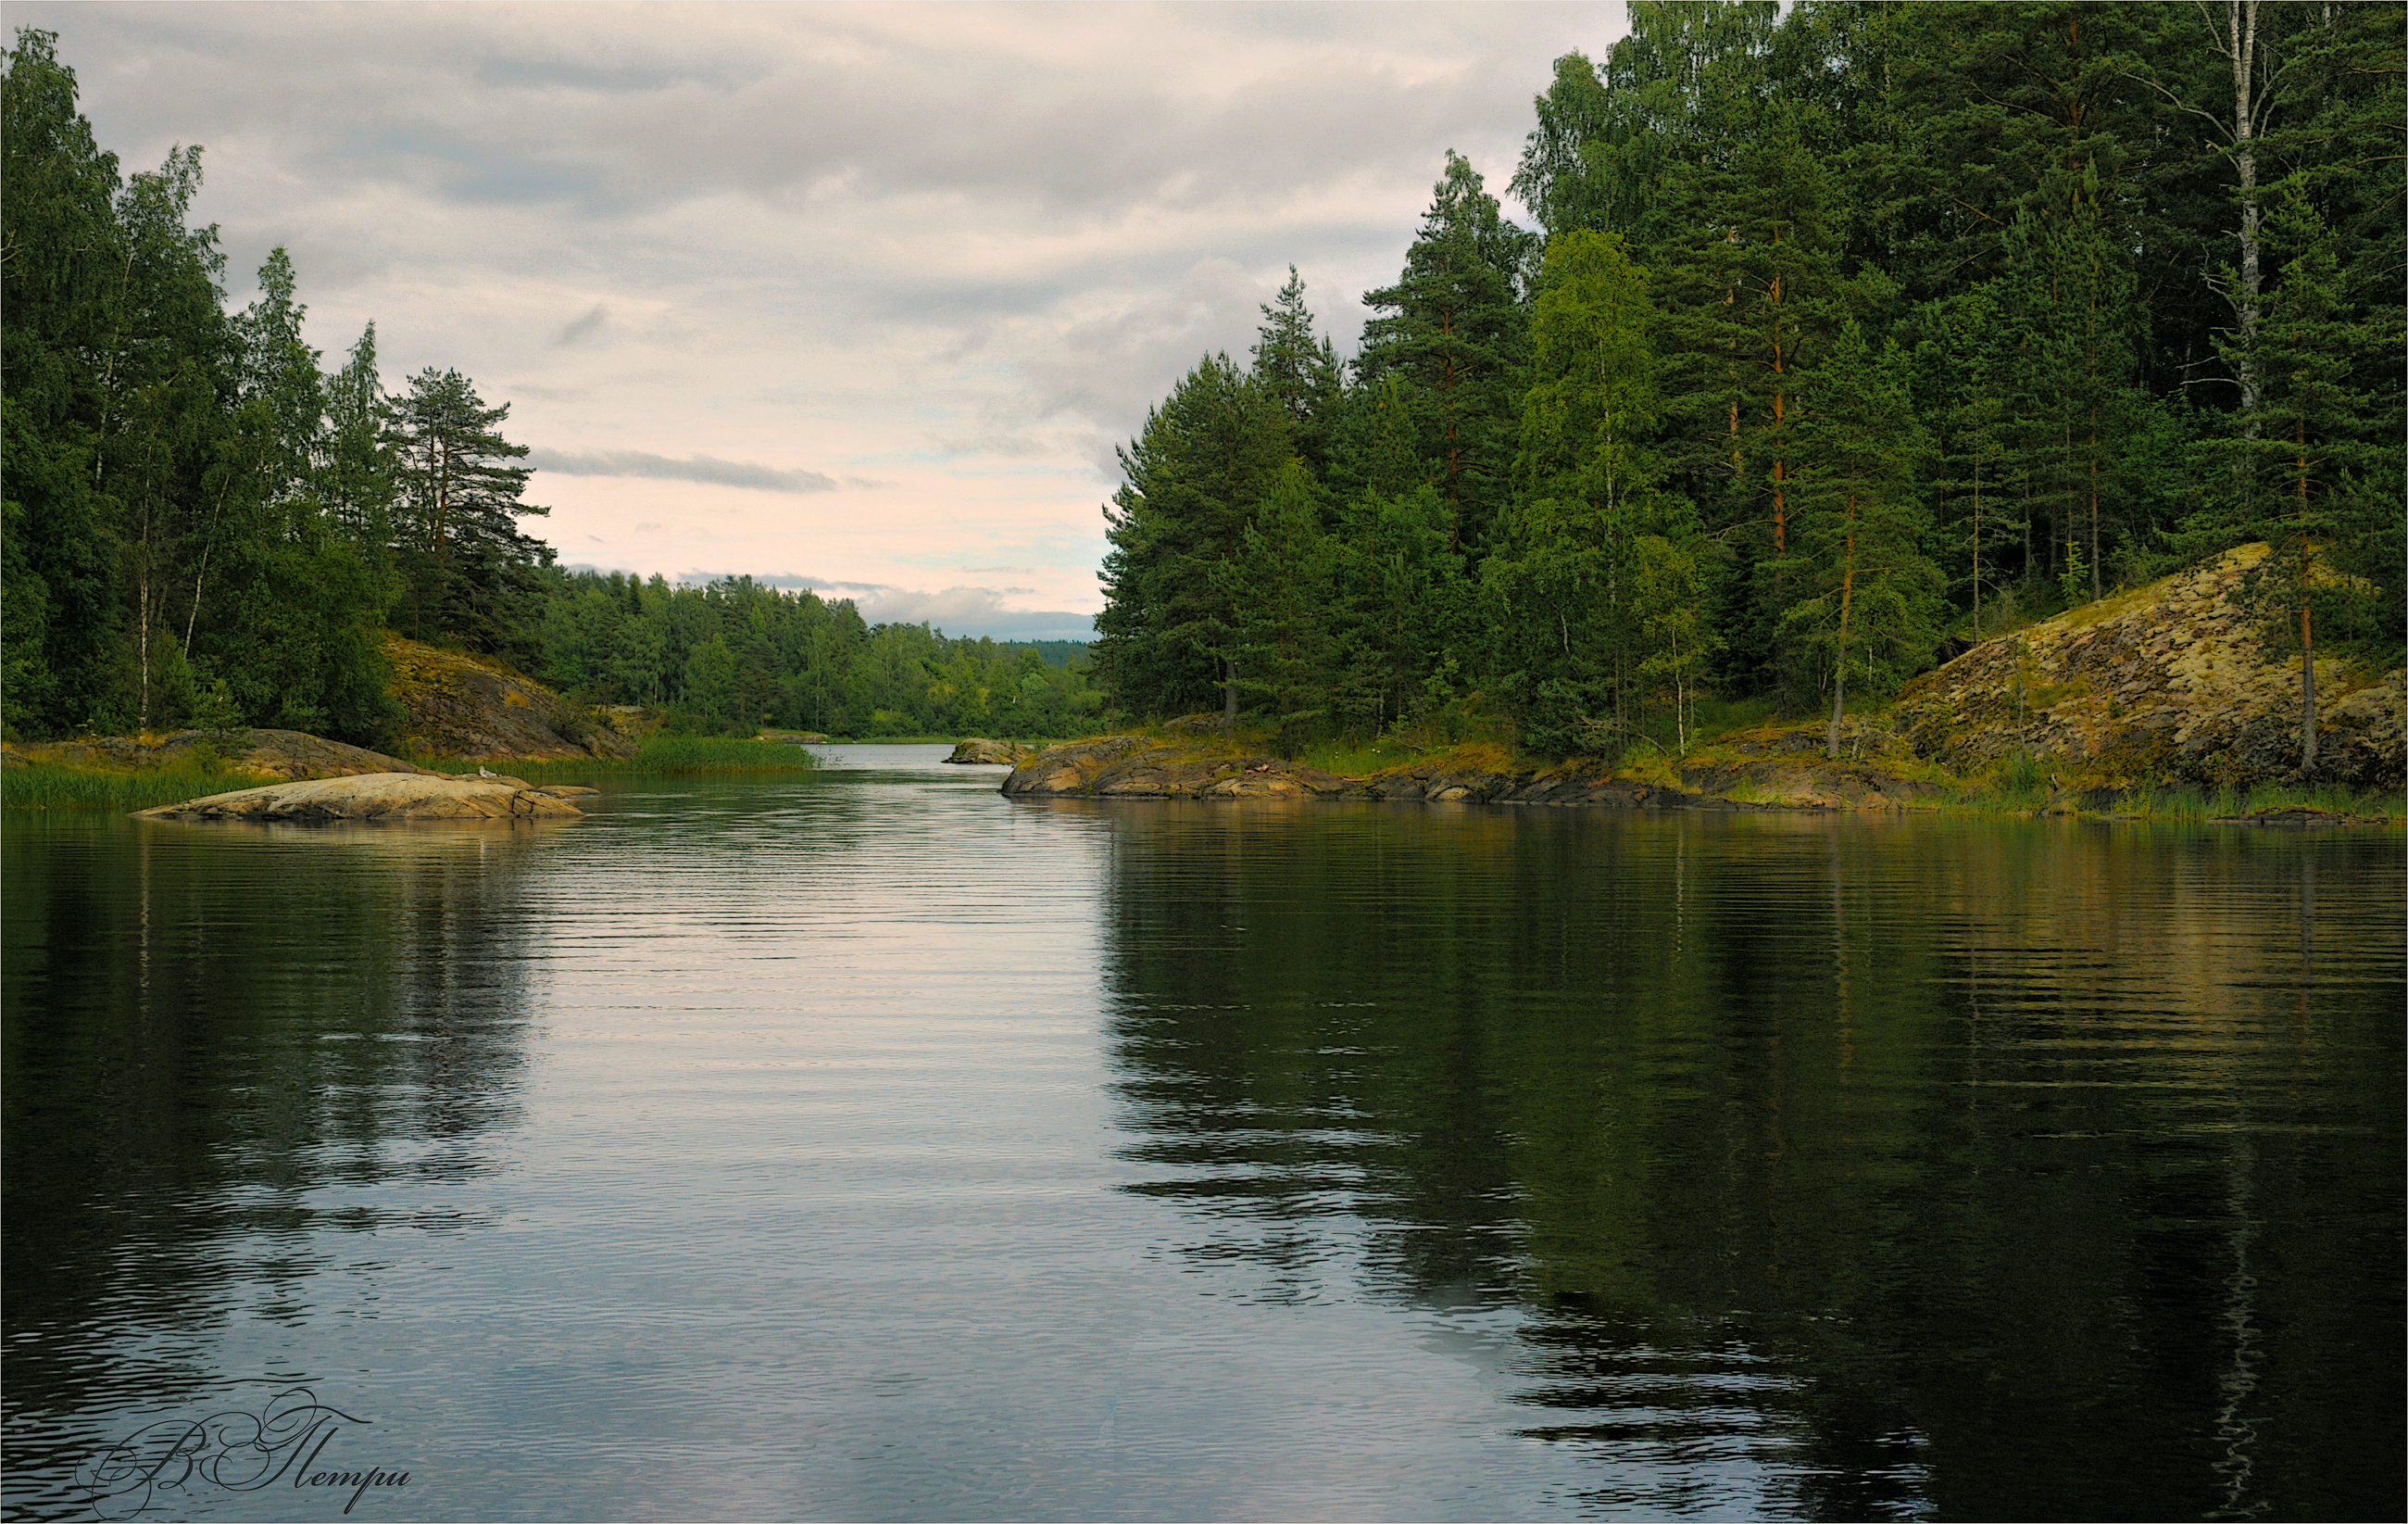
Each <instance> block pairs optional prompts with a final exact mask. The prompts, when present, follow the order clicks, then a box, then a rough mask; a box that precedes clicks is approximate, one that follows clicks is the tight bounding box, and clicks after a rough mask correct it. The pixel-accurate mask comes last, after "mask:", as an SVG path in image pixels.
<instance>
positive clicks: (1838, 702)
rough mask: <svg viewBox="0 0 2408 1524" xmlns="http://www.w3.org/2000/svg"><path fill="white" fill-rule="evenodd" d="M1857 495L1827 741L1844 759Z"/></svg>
mask: <svg viewBox="0 0 2408 1524" xmlns="http://www.w3.org/2000/svg"><path fill="white" fill-rule="evenodd" d="M1855 597H1856V495H1855V494H1854V493H1850V494H1849V495H1848V539H1847V550H1846V552H1845V559H1844V560H1843V561H1842V570H1841V572H1840V659H1839V661H1838V662H1837V663H1836V664H1835V666H1834V669H1833V671H1832V673H1831V729H1830V732H1829V734H1828V735H1827V736H1825V737H1824V740H1823V755H1825V756H1826V757H1828V759H1830V760H1831V761H1834V762H1837V761H1838V760H1839V759H1840V721H1841V719H1842V717H1843V716H1844V715H1845V714H1846V713H1847V705H1848V697H1847V696H1848V610H1849V605H1850V603H1851V602H1852V601H1853V600H1854V598H1855Z"/></svg>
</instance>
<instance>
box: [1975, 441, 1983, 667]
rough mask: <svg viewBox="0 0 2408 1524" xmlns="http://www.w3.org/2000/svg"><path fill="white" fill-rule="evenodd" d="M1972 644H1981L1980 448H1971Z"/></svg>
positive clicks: (1977, 446)
mask: <svg viewBox="0 0 2408 1524" xmlns="http://www.w3.org/2000/svg"><path fill="white" fill-rule="evenodd" d="M1973 643H1974V644H1975V645H1980V644H1981V643H1982V447H1981V446H1980V445H1978V444H1977V445H1975V446H1974V447H1973Z"/></svg>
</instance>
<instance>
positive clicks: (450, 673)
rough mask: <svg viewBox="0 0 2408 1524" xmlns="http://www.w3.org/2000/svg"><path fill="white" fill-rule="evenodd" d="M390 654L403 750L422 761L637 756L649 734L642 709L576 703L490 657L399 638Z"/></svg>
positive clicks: (388, 646)
mask: <svg viewBox="0 0 2408 1524" xmlns="http://www.w3.org/2000/svg"><path fill="white" fill-rule="evenodd" d="M384 654H385V659H386V660H387V661H389V662H391V663H392V664H393V696H394V698H396V699H398V700H399V701H400V703H401V707H402V709H403V712H405V713H406V714H407V715H408V716H409V718H408V720H407V721H406V722H405V724H404V726H403V737H402V740H403V744H404V746H405V747H407V748H408V749H409V751H410V752H411V753H413V754H415V755H420V756H509V757H518V758H521V759H523V760H525V761H530V762H549V761H571V760H574V759H576V758H579V757H585V756H633V755H636V752H637V750H638V748H639V747H640V745H641V744H642V738H643V736H644V734H645V732H646V731H647V730H648V729H649V728H651V726H650V725H649V724H648V722H647V716H646V715H645V713H644V712H643V711H641V710H637V709H631V708H627V707H625V706H612V707H609V708H588V707H586V706H583V705H579V704H572V703H570V702H569V701H568V700H566V699H565V698H563V697H561V696H560V695H558V694H556V693H554V692H552V690H551V689H550V688H547V687H545V686H544V685H543V684H542V683H538V682H536V681H534V680H533V679H531V678H528V677H524V676H522V675H521V674H519V673H517V672H514V671H512V670H510V669H509V668H508V667H506V666H504V665H503V664H502V663H500V662H498V661H495V659H493V658H492V657H490V656H475V655H470V654H467V653H466V652H460V651H445V650H441V649H439V648H437V647H435V646H431V645H425V644H422V643H421V642H419V641H417V640H408V639H405V638H404V637H402V636H398V635H387V636H386V637H385V642H384Z"/></svg>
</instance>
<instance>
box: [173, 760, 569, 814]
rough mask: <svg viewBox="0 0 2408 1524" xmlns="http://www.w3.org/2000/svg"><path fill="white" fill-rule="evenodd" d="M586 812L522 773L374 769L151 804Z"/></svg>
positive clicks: (205, 810)
mask: <svg viewBox="0 0 2408 1524" xmlns="http://www.w3.org/2000/svg"><path fill="white" fill-rule="evenodd" d="M565 791H566V790H563V792H565ZM583 813H584V812H583V811H581V810H580V809H578V808H577V806H575V805H573V804H570V803H568V802H567V801H566V799H562V798H556V797H555V795H554V791H552V790H546V789H537V788H529V787H528V786H527V785H526V784H524V783H523V782H521V781H520V780H518V779H516V778H447V777H443V776H440V775H438V774H434V773H425V772H372V773H363V774H358V775H354V776H351V777H343V778H318V779H312V780H309V781H308V782H304V783H291V784H269V785H268V786H266V787H265V788H242V789H236V790H235V791H234V792H232V793H230V794H212V795H209V796H208V798H198V799H187V800H185V801H184V802H183V803H181V804H169V805H163V806H161V807H160V808H158V809H156V810H144V811H142V812H139V818H142V819H149V820H236V821H241V820H251V821H276V820H291V821H306V822H310V823H317V824H332V823H334V822H337V821H404V820H462V821H476V820H495V821H517V820H546V819H563V820H573V819H576V818H578V817H579V816H581V815H582V814H583Z"/></svg>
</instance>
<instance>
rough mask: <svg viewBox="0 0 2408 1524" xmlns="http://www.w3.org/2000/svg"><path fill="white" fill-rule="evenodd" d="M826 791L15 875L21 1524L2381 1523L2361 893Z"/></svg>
mask: <svg viewBox="0 0 2408 1524" xmlns="http://www.w3.org/2000/svg"><path fill="white" fill-rule="evenodd" d="M826 755H827V756H828V758H829V761H830V763H831V766H830V767H829V768H828V769H826V770H824V771H821V772H819V773H816V774H813V775H808V776H801V777H793V778H767V779H764V778H757V777H755V778H742V779H725V780H718V779H630V780H619V781H612V782H606V784H605V786H606V789H607V793H606V795H605V797H604V798H601V799H599V800H596V801H593V805H594V807H593V810H592V813H591V815H590V817H589V818H587V819H585V820H582V821H574V822H569V823H566V824H565V825H562V826H559V827H548V828H529V827H381V828H378V827H338V828H315V829H313V828H301V827H294V828H264V827H223V826H220V827H201V826H184V825H172V824H150V823H136V822H131V821H124V820H115V819H95V818H92V817H77V816H51V815H33V816H28V815H22V814H20V815H11V816H9V817H8V819H7V822H6V835H5V853H6V857H5V894H6V901H5V917H6V919H5V933H6V965H5V973H6V983H5V1000H6V1049H5V1058H6V1066H7V1067H6V1091H5V1100H6V1134H5V1146H6V1160H5V1163H6V1172H5V1190H6V1196H5V1209H6V1267H5V1268H6V1281H7V1299H6V1323H5V1334H6V1353H7V1383H6V1389H5V1400H6V1404H7V1405H6V1439H7V1481H6V1488H7V1498H6V1501H7V1509H8V1512H9V1513H10V1515H11V1516H12V1517H74V1516H77V1515H79V1514H82V1515H84V1516H85V1517H89V1515H90V1513H91V1512H92V1511H93V1506H94V1505H93V1501H92V1500H93V1493H92V1492H91V1491H88V1490H80V1489H79V1488H88V1487H90V1486H92V1485H93V1484H98V1485H99V1488H100V1491H101V1492H103V1493H105V1494H107V1495H106V1496H103V1497H101V1498H100V1499H99V1502H98V1503H97V1508H98V1511H100V1512H103V1513H107V1514H110V1515H111V1516H112V1517H122V1516H123V1515H124V1514H125V1513H126V1512H127V1511H128V1510H130V1509H131V1508H133V1507H135V1506H138V1505H141V1504H143V1503H146V1502H147V1503H148V1504H149V1505H150V1508H151V1509H152V1510H153V1513H152V1516H151V1517H210V1518H303V1517H339V1516H340V1515H341V1513H342V1511H343V1506H344V1505H345V1504H346V1503H347V1502H352V1500H353V1499H354V1497H356V1502H355V1503H353V1506H352V1511H351V1517H353V1518H365V1519H375V1518H379V1517H382V1518H386V1519H398V1518H436V1519H509V1518H554V1519H584V1518H595V1519H601V1518H713V1517H726V1518H738V1517H749V1518H777V1517H829V1518H857V1519H889V1518H895V1519H905V1518H909V1519H919V1518H963V1519H985V1518H1048V1517H1065V1518H1089V1517H1126V1518H1185V1517H1230V1518H1250V1517H1274V1518H1311V1517H1397V1518H1472V1517H1509V1518H1542V1517H1615V1516H1621V1517H1667V1516H1703V1517H1718V1518H1720V1517H1784V1518H1787V1517H1807V1518H1877V1517H1941V1518H2097V1517H2146V1518H2160V1517H2282V1518H2300V1517H2319V1518H2396V1517H2401V1514H2402V1512H2403V1500H2402V1461H2401V1456H2402V1448H2403V1446H2402V1404H2401V1370H2402V1357H2403V1346H2402V1317H2401V1297H2402V1278H2401V1264H2402V1252H2403V1244H2402V1201H2401V1180H2402V1120H2401V1118H2402V1106H2403V1096H2402V1052H2401V1048H2402V1042H2401V1026H2402V1023H2401V1014H2402V1002H2403V984H2402V966H2403V956H2408V948H2404V947H2403V934H2402V904H2403V893H2408V882H2404V881H2403V853H2402V839H2401V835H2400V834H2399V833H2398V832H2374V833H2354V834H2341V833H2327V834H2320V835H2307V836H2303V835H2297V834H2284V833H2278V832H2272V831H2247V830H2240V829H2232V828H2209V827H2201V828H2193V829H2173V828H2167V829H2153V828H2149V827H2136V826H2129V825H2120V826H2108V827H2102V826H2097V825H2089V826H2085V825H2076V824H2069V823H2063V822H2024V821H2007V822H1989V821H1965V820H1940V819H1931V818H1909V819H1897V818H1888V817H1883V818H1861V819H1860V818H1853V817H1823V816H1816V815H1811V814H1774V813H1764V814H1747V815H1740V816H1727V815H1723V816H1707V815H1697V816H1686V815H1682V816H1655V815H1642V814H1636V813H1629V814H1626V813H1616V812H1555V811H1515V810H1511V809H1481V808H1476V807H1475V808H1449V807H1445V806H1420V805H1413V806H1361V807H1353V806H1332V805H1305V806H1299V807H1278V806H1269V805H1266V806H1252V805H1248V806H1231V805H1226V804H1225V805H1211V806H1198V805H1186V804H1178V803H1162V802H1128V803H1101V804H1099V803H1089V802H1073V801H1047V802H1039V801H1013V800H1007V799H1005V798H1001V797H999V796H998V795H997V794H996V783H997V781H998V775H999V772H1000V769H963V768H949V767H942V766H939V765H937V760H936V759H937V758H939V757H940V756H941V755H944V754H943V751H942V749H941V748H925V747H924V748H909V747H893V748H870V747H862V748H829V749H827V753H826ZM294 1387H306V1388H307V1390H308V1393H309V1394H310V1396H309V1398H308V1399H302V1398H297V1397H292V1396H288V1395H285V1394H288V1393H289V1392H290V1391H291V1389H292V1388H294ZM279 1402H280V1403H281V1404H282V1405H281V1406H280V1407H279V1406H278V1404H279ZM306 1402H315V1403H316V1404H317V1407H316V1408H314V1409H313V1408H309V1407H307V1406H305V1405H302V1404H304V1403H306ZM329 1414H332V1415H335V1416H328V1415H329ZM279 1415H280V1420H279ZM246 1416H248V1420H247V1419H246ZM263 1418H264V1419H266V1420H268V1421H269V1422H271V1423H273V1422H276V1421H282V1422H283V1423H285V1424H286V1426H287V1427H285V1428H284V1429H282V1430H280V1431H276V1432H275V1433H272V1434H271V1435H270V1436H269V1437H268V1438H267V1439H265V1441H260V1442H258V1443H256V1444H251V1445H246V1444H245V1440H246V1439H247V1438H248V1439H251V1440H256V1439H257V1436H256V1435H255V1434H247V1433H246V1431H244V1430H243V1428H242V1425H243V1423H244V1422H245V1421H254V1422H255V1421H257V1420H261V1419H263ZM204 1419H207V1420H208V1422H207V1423H206V1424H203V1423H200V1420H204ZM196 1425H197V1427H195V1426H196ZM162 1426H169V1427H162ZM175 1426H180V1427H175ZM163 1436H165V1437H163ZM303 1442H306V1443H307V1444H308V1445H315V1446H316V1448H315V1449H314V1450H311V1451H309V1455H308V1456H305V1457H303V1458H301V1459H297V1460H296V1459H294V1455H293V1446H294V1445H299V1444H301V1443H303ZM279 1445H282V1446H285V1447H284V1448H281V1449H279ZM146 1446H147V1448H146ZM113 1447H114V1448H113ZM144 1457H148V1458H149V1459H143V1458H144ZM309 1457H314V1459H309ZM288 1462H290V1464H289V1465H288V1464H287V1463H288ZM245 1467H249V1470H248V1471H246V1470H245ZM278 1467H284V1468H285V1469H283V1470H275V1469H274V1468H278ZM337 1471H341V1472H344V1473H347V1474H351V1475H352V1476H353V1477H361V1476H366V1477H368V1478H370V1485H368V1486H367V1487H366V1490H365V1491H361V1490H359V1489H358V1488H354V1487H351V1485H349V1484H348V1483H334V1482H327V1481H324V1480H323V1478H325V1477H328V1476H331V1475H333V1474H336V1472H337ZM402 1473H406V1474H407V1478H408V1479H407V1482H406V1483H405V1484H399V1485H395V1484H394V1482H393V1481H392V1480H391V1478H392V1477H393V1476H394V1475H395V1474H402ZM375 1475H382V1476H384V1477H385V1478H386V1480H384V1481H381V1482H380V1481H375V1480H374V1479H373V1478H374V1476H375ZM262 1477H265V1478H266V1480H265V1485H261V1486H256V1487H249V1486H246V1482H247V1481H258V1480H259V1479H260V1478H262ZM146 1478H147V1481H146ZM296 1481H297V1482H299V1483H301V1485H298V1486H296V1485H294V1483H295V1482H296ZM146 1485H147V1486H148V1487H149V1488H150V1490H149V1491H147V1492H146V1491H144V1490H143V1488H144V1487H145V1486H146Z"/></svg>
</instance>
